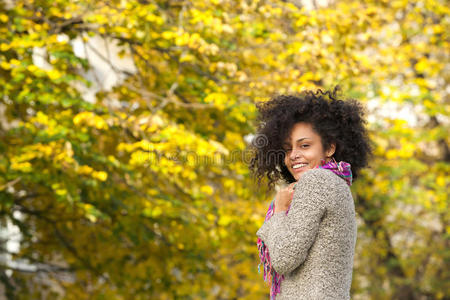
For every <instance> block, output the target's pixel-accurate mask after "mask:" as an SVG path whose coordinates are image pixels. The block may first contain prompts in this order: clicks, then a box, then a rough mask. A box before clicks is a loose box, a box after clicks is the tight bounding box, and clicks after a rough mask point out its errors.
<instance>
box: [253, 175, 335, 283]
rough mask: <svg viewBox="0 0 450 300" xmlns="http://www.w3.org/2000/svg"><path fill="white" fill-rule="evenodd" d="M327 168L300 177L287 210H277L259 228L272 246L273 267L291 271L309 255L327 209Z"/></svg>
mask: <svg viewBox="0 0 450 300" xmlns="http://www.w3.org/2000/svg"><path fill="white" fill-rule="evenodd" d="M322 172H329V171H327V170H315V169H313V170H310V171H307V172H305V173H304V174H303V176H302V177H300V179H299V181H298V182H297V184H296V187H295V190H294V196H293V199H292V202H291V207H290V209H289V212H288V214H287V215H286V212H285V211H281V212H277V213H274V214H273V216H272V217H271V218H270V219H269V220H268V221H266V222H265V223H264V224H263V225H262V226H261V228H260V229H259V230H258V231H257V233H256V235H257V236H258V237H260V238H261V239H262V240H263V241H264V243H265V244H266V246H267V247H268V250H269V255H270V260H271V264H272V266H273V268H274V269H275V271H277V273H278V274H282V275H284V274H288V273H290V272H292V271H293V270H294V269H295V268H297V267H298V266H300V265H301V264H302V263H303V262H304V261H305V259H306V256H307V254H308V251H309V249H310V247H311V246H312V244H313V243H314V241H315V239H316V236H317V232H318V230H319V225H320V221H321V219H322V217H323V215H324V214H325V211H326V201H327V198H328V190H329V189H328V188H327V180H326V177H324V176H323V175H324V173H322Z"/></svg>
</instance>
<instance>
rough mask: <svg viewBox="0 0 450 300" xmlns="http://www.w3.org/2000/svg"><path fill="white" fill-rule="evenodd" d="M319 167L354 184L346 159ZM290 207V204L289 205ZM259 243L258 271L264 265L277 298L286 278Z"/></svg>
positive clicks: (260, 241) (267, 278)
mask: <svg viewBox="0 0 450 300" xmlns="http://www.w3.org/2000/svg"><path fill="white" fill-rule="evenodd" d="M317 168H321V169H328V170H330V171H332V172H333V173H334V174H336V175H338V176H339V177H341V178H343V179H345V181H346V182H347V184H348V185H349V186H351V185H352V170H351V166H350V164H349V163H347V162H345V161H340V162H339V163H337V162H336V161H335V160H334V159H333V160H332V161H329V162H328V163H326V164H322V165H321V166H318V167H317ZM274 202H275V199H273V200H272V203H270V206H269V210H268V211H267V213H266V218H265V219H264V222H266V221H267V220H269V219H270V217H272V215H273V213H274V210H273V205H274ZM289 208H290V206H289ZM289 208H288V209H287V211H286V214H287V213H288V212H289ZM256 244H257V245H258V252H259V258H260V259H261V262H260V263H259V265H258V273H260V272H261V270H260V268H261V264H262V265H263V267H264V276H263V278H264V281H266V282H269V285H270V299H271V300H273V299H275V296H276V294H278V293H280V292H281V290H280V287H281V281H283V280H284V275H280V274H278V273H277V272H276V271H275V270H274V269H273V268H272V264H271V263H270V256H269V249H267V247H266V245H265V244H264V242H263V241H262V240H261V239H260V238H258V241H257V242H256Z"/></svg>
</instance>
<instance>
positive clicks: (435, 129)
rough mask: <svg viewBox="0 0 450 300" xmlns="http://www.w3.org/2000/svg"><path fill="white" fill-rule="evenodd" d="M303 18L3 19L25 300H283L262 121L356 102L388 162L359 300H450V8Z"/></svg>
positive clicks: (187, 10) (326, 10)
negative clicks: (303, 104)
mask: <svg viewBox="0 0 450 300" xmlns="http://www.w3.org/2000/svg"><path fill="white" fill-rule="evenodd" d="M304 2H308V1H304ZM301 3H302V1H281V0H280V1H275V0H273V1H269V0H260V1H258V0H253V1H252V0H244V1H233V0H202V1H197V0H192V1H178V0H170V1H160V0H150V1H143V0H142V1H131V0H130V1H128V0H124V1H115V0H113V1H87V0H80V1H68V0H53V1H44V0H41V1H38V0H35V1H33V0H17V1H5V0H3V1H0V136H1V139H0V209H1V210H0V224H1V228H0V229H1V230H0V237H1V240H0V264H1V267H0V291H2V292H3V293H4V295H5V297H7V298H8V299H59V298H61V299H267V297H268V287H267V285H266V284H265V283H264V282H263V280H262V275H261V274H258V269H257V266H258V263H259V261H258V254H257V249H256V235H255V233H256V231H257V229H258V228H259V226H260V225H261V224H262V222H263V219H264V213H265V212H266V209H267V205H268V204H269V202H270V200H271V197H270V196H268V195H267V194H266V190H265V189H264V186H262V187H258V186H256V185H255V182H254V181H253V179H252V178H251V176H250V174H249V170H248V160H247V158H248V155H247V154H248V143H249V139H245V137H248V136H250V134H252V133H254V132H255V124H254V120H255V113H256V111H255V102H257V101H264V100H266V99H268V98H269V97H270V96H271V95H274V94H281V93H295V92H299V91H302V90H304V89H315V88H319V87H320V88H325V89H327V88H332V87H334V86H335V85H337V84H339V85H340V86H341V88H342V91H343V93H344V95H345V97H350V98H356V99H358V100H360V101H361V102H362V103H363V104H364V105H365V106H366V107H367V113H368V121H369V122H368V124H367V126H368V129H369V130H370V133H371V139H372V141H373V143H374V149H375V158H374V160H373V161H371V163H370V168H367V169H366V170H364V172H363V173H362V174H361V178H360V179H359V180H358V181H359V182H356V183H355V185H353V186H352V191H353V193H354V198H355V204H356V210H357V218H358V226H359V227H358V240H357V249H356V255H355V268H354V273H353V283H352V291H351V292H352V299H377V300H378V299H449V297H450V271H449V270H450V269H449V268H448V261H449V259H450V250H449V249H450V243H449V237H450V224H449V221H450V211H449V209H448V204H449V203H448V202H449V194H448V190H449V184H450V175H449V174H450V150H449V135H448V132H449V129H450V128H449V127H450V120H449V115H450V105H449V101H450V91H449V88H448V86H449V82H450V76H449V74H450V72H449V68H450V62H449V51H448V49H450V44H449V40H450V39H449V32H450V9H449V7H448V3H447V2H446V1H444V0H409V1H403V0H396V1H384V0H383V1H356V0H355V1H353V0H347V1H338V0H336V1H329V4H328V5H326V6H318V7H310V8H308V7H306V6H302V4H301ZM99 63H101V64H102V66H103V67H102V68H103V69H99V67H98V66H99ZM111 78H112V79H111ZM111 80H112V81H111ZM11 228H13V229H14V230H13V229H11ZM11 232H16V233H17V234H16V235H15V237H11V236H10V235H9V234H10V233H11ZM13 240H14V241H13ZM12 245H16V247H13V246H12Z"/></svg>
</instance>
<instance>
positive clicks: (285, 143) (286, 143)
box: [283, 137, 312, 146]
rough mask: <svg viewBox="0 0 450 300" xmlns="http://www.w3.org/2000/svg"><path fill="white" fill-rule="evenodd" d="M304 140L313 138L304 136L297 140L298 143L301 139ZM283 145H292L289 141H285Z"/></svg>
mask: <svg viewBox="0 0 450 300" xmlns="http://www.w3.org/2000/svg"><path fill="white" fill-rule="evenodd" d="M303 140H312V138H309V137H304V138H301V139H298V140H297V143H298V142H301V141H303ZM283 146H290V144H289V142H284V143H283Z"/></svg>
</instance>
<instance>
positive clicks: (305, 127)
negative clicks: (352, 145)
mask: <svg viewBox="0 0 450 300" xmlns="http://www.w3.org/2000/svg"><path fill="white" fill-rule="evenodd" d="M335 148H336V147H335V145H334V144H332V145H331V147H330V149H328V151H324V149H323V146H322V139H321V137H320V135H318V134H317V133H316V132H315V131H314V129H313V128H312V125H311V124H310V123H305V122H299V123H296V124H294V126H293V127H292V130H291V134H290V136H289V137H288V138H287V139H286V141H285V143H284V144H283V149H284V150H285V158H284V163H285V164H286V166H287V168H288V170H289V172H290V173H291V174H292V176H294V178H295V180H296V181H298V180H299V178H300V176H301V175H302V174H303V173H304V172H306V171H307V170H309V169H314V168H315V167H317V166H318V165H320V161H321V159H324V160H325V161H326V162H328V161H329V160H330V158H328V159H327V157H331V156H332V155H333V154H334V151H335Z"/></svg>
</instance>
